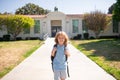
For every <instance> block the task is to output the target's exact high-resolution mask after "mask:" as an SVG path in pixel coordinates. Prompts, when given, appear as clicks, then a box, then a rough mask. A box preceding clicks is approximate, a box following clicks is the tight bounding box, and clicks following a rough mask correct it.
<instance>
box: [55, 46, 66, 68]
mask: <svg viewBox="0 0 120 80" xmlns="http://www.w3.org/2000/svg"><path fill="white" fill-rule="evenodd" d="M65 49H68V48H67V46H66V47H65V46H64V45H63V46H60V45H57V52H56V55H55V58H54V60H53V69H54V70H66V67H67V62H66V57H65V53H64V52H65Z"/></svg>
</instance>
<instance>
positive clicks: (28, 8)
mask: <svg viewBox="0 0 120 80" xmlns="http://www.w3.org/2000/svg"><path fill="white" fill-rule="evenodd" d="M49 12H50V11H49V10H47V9H46V10H44V9H43V8H42V7H39V6H38V5H35V4H32V3H28V4H26V5H25V6H23V7H21V8H18V9H17V10H16V12H15V14H23V15H41V14H47V13H49Z"/></svg>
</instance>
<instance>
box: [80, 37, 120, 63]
mask: <svg viewBox="0 0 120 80" xmlns="http://www.w3.org/2000/svg"><path fill="white" fill-rule="evenodd" d="M79 46H81V47H82V48H84V50H86V51H91V54H89V55H87V56H103V57H104V58H105V59H106V60H111V61H120V39H109V40H108V39H107V40H98V41H96V42H89V43H83V44H79Z"/></svg>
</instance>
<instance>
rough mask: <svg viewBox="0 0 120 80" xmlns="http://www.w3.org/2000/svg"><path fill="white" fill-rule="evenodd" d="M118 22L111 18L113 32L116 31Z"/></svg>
mask: <svg viewBox="0 0 120 80" xmlns="http://www.w3.org/2000/svg"><path fill="white" fill-rule="evenodd" d="M118 24H119V22H118V21H115V20H113V33H118V30H119V29H118V27H119V25H118Z"/></svg>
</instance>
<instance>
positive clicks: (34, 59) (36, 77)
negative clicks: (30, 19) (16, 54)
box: [1, 38, 116, 80]
mask: <svg viewBox="0 0 120 80" xmlns="http://www.w3.org/2000/svg"><path fill="white" fill-rule="evenodd" d="M53 45H54V38H48V39H47V40H46V41H45V44H43V45H42V46H41V47H40V48H39V49H38V50H36V51H35V52H34V53H33V54H32V55H31V56H30V57H28V58H27V59H25V60H24V61H23V62H22V63H21V64H19V65H18V66H17V67H15V68H14V69H13V70H12V71H11V72H10V73H8V74H7V75H5V76H4V77H3V78H2V79H1V80H53V72H52V68H51V60H50V54H51V50H52V47H53ZM68 47H69V50H70V53H71V57H70V58H69V60H68V61H69V63H68V65H69V72H70V78H68V79H67V80H116V79H115V78H114V77H112V76H111V75H109V74H108V73H106V72H105V71H104V70H103V69H102V68H100V67H99V66H98V65H97V64H96V63H94V62H93V61H91V60H90V59H89V58H87V57H86V56H85V55H84V54H82V53H81V52H80V51H78V50H77V49H76V48H75V47H73V46H72V45H71V44H69V45H68Z"/></svg>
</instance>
